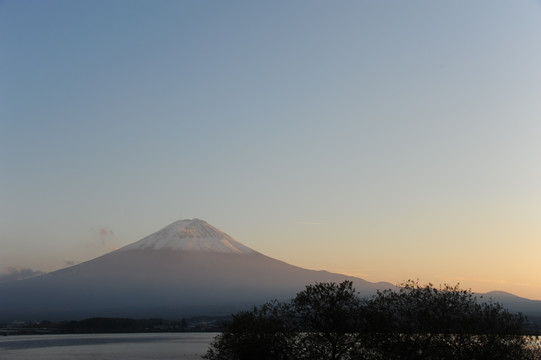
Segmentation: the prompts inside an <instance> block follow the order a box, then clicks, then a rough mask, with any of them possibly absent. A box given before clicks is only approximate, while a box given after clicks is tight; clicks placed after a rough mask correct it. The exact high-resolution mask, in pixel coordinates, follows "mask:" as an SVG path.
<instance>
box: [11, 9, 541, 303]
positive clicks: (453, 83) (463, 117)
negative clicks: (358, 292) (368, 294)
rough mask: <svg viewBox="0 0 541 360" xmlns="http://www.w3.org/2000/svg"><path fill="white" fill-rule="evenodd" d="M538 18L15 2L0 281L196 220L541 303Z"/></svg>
mask: <svg viewBox="0 0 541 360" xmlns="http://www.w3.org/2000/svg"><path fill="white" fill-rule="evenodd" d="M540 38H541V3H540V2H539V1H534V0H532V1H526V0H521V1H513V2H507V1H489V0H484V1H478V2H474V3H472V2H467V1H456V2H432V1H428V0H426V1H417V0H413V1H408V2H399V1H392V2H384V3H383V2H362V1H361V2H353V1H346V2H342V3H329V2H323V1H313V2H294V3H291V2H286V1H276V2H269V3H266V2H260V3H252V2H246V1H233V2H226V3H213V2H196V1H185V2H184V1H183V2H175V1H162V2H148V1H122V0H119V1H114V2H110V1H102V0H97V1H81V2H71V1H67V0H50V1H47V2H43V1H13V0H6V1H0V276H1V274H2V272H3V273H4V274H7V273H9V272H10V271H11V270H10V269H14V268H18V269H26V271H30V272H31V271H43V272H49V271H53V270H56V269H59V268H63V267H66V266H69V265H73V264H77V263H81V262H83V261H87V260H90V259H92V258H95V257H97V256H100V255H103V254H105V253H107V252H109V251H111V250H113V249H116V248H119V247H121V246H125V245H128V244H130V243H133V242H135V241H138V240H140V239H142V238H143V237H145V236H147V235H149V234H151V233H153V232H155V231H157V230H159V229H161V228H162V227H164V226H166V225H168V224H170V223H172V222H173V221H175V220H178V219H181V218H200V219H203V220H205V221H207V222H208V223H209V224H211V225H212V226H215V227H217V228H219V229H220V230H222V231H224V232H226V233H227V234H229V235H230V236H232V237H233V238H234V239H235V240H237V241H239V242H240V243H242V244H244V245H246V246H248V247H250V248H252V249H254V250H256V251H258V252H261V253H263V254H265V255H267V256H270V257H273V258H276V259H279V260H282V261H285V262H287V263H289V264H292V265H296V266H300V267H303V268H308V269H320V270H327V271H330V272H335V273H343V274H346V275H352V276H357V277H360V278H363V279H365V280H368V281H372V282H378V281H386V282H390V283H394V284H396V283H400V282H402V281H405V280H407V279H419V280H420V282H423V283H428V282H432V283H434V284H443V283H449V284H455V283H457V282H458V283H460V284H461V286H462V287H464V288H471V289H472V290H473V291H474V292H487V291H493V290H500V291H506V292H510V293H513V294H515V295H518V296H522V297H526V298H530V299H537V300H541V270H540V269H539V265H538V264H539V254H540V253H541V241H540V240H541V166H539V164H541V146H540V145H539V144H540V141H539V139H540V138H541V121H540V119H541V103H540V102H539V99H540V98H541V66H539V64H541V43H540V42H539V39H540Z"/></svg>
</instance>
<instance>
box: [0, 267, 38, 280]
mask: <svg viewBox="0 0 541 360" xmlns="http://www.w3.org/2000/svg"><path fill="white" fill-rule="evenodd" d="M43 274H45V273H44V272H43V271H39V270H33V269H28V268H17V267H14V266H8V267H6V268H4V270H3V271H2V272H1V273H0V282H5V281H13V280H22V279H28V278H31V277H35V276H39V275H43Z"/></svg>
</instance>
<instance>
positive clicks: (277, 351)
mask: <svg viewBox="0 0 541 360" xmlns="http://www.w3.org/2000/svg"><path fill="white" fill-rule="evenodd" d="M523 321H524V318H523V317H522V315H520V314H519V315H514V314H511V313H509V312H508V311H507V310H506V309H504V308H503V307H502V306H501V305H500V304H498V303H494V302H491V301H488V302H479V301H478V300H477V298H476V297H475V296H474V295H473V293H472V292H471V291H469V290H461V289H460V288H459V287H458V286H448V285H445V286H444V287H442V288H440V289H436V288H434V287H433V286H432V285H431V284H429V285H424V286H421V285H419V284H418V283H417V282H413V281H409V282H407V283H405V284H402V285H401V288H400V289H399V290H398V291H393V290H385V291H381V292H378V293H377V295H375V296H373V297H371V298H368V299H361V298H359V297H358V296H357V294H356V292H355V289H354V288H353V285H352V283H351V282H349V281H345V282H342V283H340V284H335V283H316V284H315V285H308V286H307V287H306V289H305V290H303V291H301V292H300V293H298V294H297V296H296V297H295V298H294V299H292V300H291V301H289V302H287V303H280V302H277V301H274V302H271V303H268V304H265V305H263V306H260V307H256V308H254V309H253V310H252V311H248V312H241V313H238V314H236V315H234V316H233V320H232V321H231V322H230V323H229V324H228V325H227V327H226V330H225V331H224V332H223V334H221V335H219V336H218V337H216V339H215V341H214V343H213V344H212V345H211V347H210V349H209V350H208V352H207V354H206V355H205V356H204V358H205V359H208V360H245V359H246V360H247V359H250V360H251V359H263V360H265V359H277V360H285V359H288V360H289V359H291V360H292V359H311V360H326V359H331V360H361V359H364V360H371V359H381V360H383V359H388V360H399V359H400V360H417V359H419V360H420V359H438V360H446V359H453V360H461V359H468V360H471V359H476V360H483V359H491V360H493V359H496V360H498V359H502V360H503V359H524V360H526V359H528V360H534V359H535V360H538V359H541V354H540V353H541V350H540V349H541V346H540V345H539V342H538V343H537V344H538V345H537V348H536V347H535V346H531V345H532V344H534V342H535V340H536V338H530V339H528V338H527V337H524V336H522V335H521V330H522V324H523ZM537 341H538V338H537Z"/></svg>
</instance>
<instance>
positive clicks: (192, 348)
mask: <svg viewBox="0 0 541 360" xmlns="http://www.w3.org/2000/svg"><path fill="white" fill-rule="evenodd" d="M216 335H218V334H217V333H160V334H85V335H12V336H0V360H12V359H24V360H32V359H40V360H68V359H69V360H105V359H111V360H112V359H115V360H124V359H126V360H127V359H130V360H148V359H160V360H169V359H171V360H173V359H174V360H194V359H201V355H203V354H205V352H206V351H207V349H208V347H209V345H210V343H211V342H212V340H213V339H214V337H215V336H216Z"/></svg>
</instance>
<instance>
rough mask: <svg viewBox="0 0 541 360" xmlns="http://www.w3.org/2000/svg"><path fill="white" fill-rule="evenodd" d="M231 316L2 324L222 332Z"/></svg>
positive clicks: (22, 328) (58, 330) (19, 330)
mask: <svg viewBox="0 0 541 360" xmlns="http://www.w3.org/2000/svg"><path fill="white" fill-rule="evenodd" d="M229 319H230V317H210V316H200V317H194V318H188V319H182V320H164V319H131V318H109V317H95V318H89V319H84V320H70V321H58V322H53V321H48V320H45V321H41V322H35V321H33V322H27V323H23V324H13V325H5V326H0V328H6V329H9V332H7V331H4V333H9V334H13V335H14V334H43V333H47V334H85V333H140V332H219V331H222V330H223V324H224V322H226V321H227V320H229Z"/></svg>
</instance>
